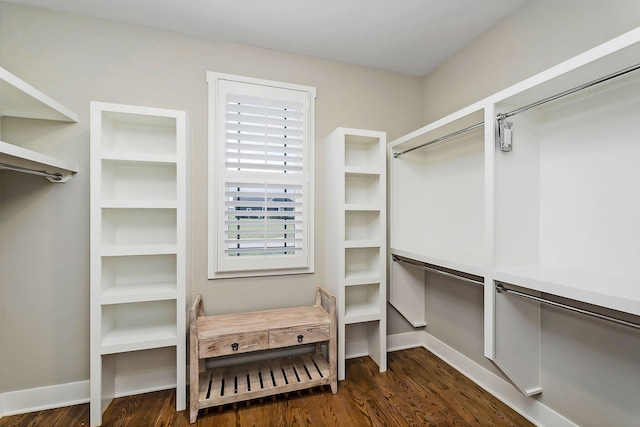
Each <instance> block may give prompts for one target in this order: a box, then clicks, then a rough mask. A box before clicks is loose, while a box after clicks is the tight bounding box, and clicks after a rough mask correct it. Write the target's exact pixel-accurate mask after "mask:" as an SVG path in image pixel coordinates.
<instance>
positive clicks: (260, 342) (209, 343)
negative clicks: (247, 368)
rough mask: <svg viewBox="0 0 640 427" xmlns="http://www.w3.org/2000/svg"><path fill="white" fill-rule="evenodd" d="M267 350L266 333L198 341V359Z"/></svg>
mask: <svg viewBox="0 0 640 427" xmlns="http://www.w3.org/2000/svg"><path fill="white" fill-rule="evenodd" d="M267 348H269V333H268V332H267V331H260V332H250V333H239V334H233V335H222V336H218V337H214V338H208V339H203V340H200V342H199V345H198V353H199V357H200V358H201V359H202V358H206V357H217V356H226V355H229V354H240V353H248V352H251V351H258V350H266V349H267Z"/></svg>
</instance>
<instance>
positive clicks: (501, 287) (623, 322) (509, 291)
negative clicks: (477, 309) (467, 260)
mask: <svg viewBox="0 0 640 427" xmlns="http://www.w3.org/2000/svg"><path fill="white" fill-rule="evenodd" d="M496 291H497V292H498V293H502V292H504V293H507V294H513V295H517V296H519V297H523V298H528V299H532V300H534V301H537V302H541V303H543V304H547V305H551V306H553V307H558V308H563V309H565V310H569V311H573V312H575V313H580V314H584V315H587V316H591V317H596V318H598V319H601V320H606V321H607V322H612V323H616V324H618V325H623V326H628V327H630V328H634V329H640V324H638V323H633V322H627V321H626V320H621V319H616V318H615V317H611V316H605V315H604V314H600V313H596V312H594V311H590V310H584V309H582V308H578V307H572V306H570V305H567V304H562V303H559V302H555V301H551V300H548V299H545V298H540V297H537V296H535V295H529V294H526V293H524V292H520V291H517V290H515V289H509V288H505V287H504V285H502V284H500V283H498V284H497V285H496Z"/></svg>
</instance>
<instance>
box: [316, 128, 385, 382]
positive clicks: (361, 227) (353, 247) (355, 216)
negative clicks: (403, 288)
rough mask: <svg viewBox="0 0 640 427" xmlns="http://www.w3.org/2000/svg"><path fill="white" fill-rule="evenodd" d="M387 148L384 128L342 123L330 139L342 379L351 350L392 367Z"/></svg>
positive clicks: (330, 250) (332, 253)
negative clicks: (388, 341) (389, 352)
mask: <svg viewBox="0 0 640 427" xmlns="http://www.w3.org/2000/svg"><path fill="white" fill-rule="evenodd" d="M385 150H386V134H385V133H384V132H375V131H368V130H359V129H347V128H338V129H336V130H335V131H334V132H332V133H331V134H330V135H329V136H328V137H327V138H326V155H327V157H326V159H327V160H326V164H327V165H328V167H329V168H331V173H327V190H326V191H327V215H326V218H327V265H328V268H327V270H328V274H327V287H328V288H329V289H331V291H332V292H333V293H334V294H335V295H336V296H337V304H338V379H339V380H343V379H344V378H345V374H346V373H345V358H346V355H347V354H350V355H357V356H361V355H369V356H370V357H371V358H372V359H373V360H375V361H376V363H377V364H378V366H379V367H380V371H381V372H384V371H386V369H387V356H386V352H387V350H386V330H387V328H386V214H385V211H386V160H385ZM354 337H355V339H353V340H350V338H354ZM360 337H363V338H362V339H360ZM347 346H350V348H349V349H348V348H347Z"/></svg>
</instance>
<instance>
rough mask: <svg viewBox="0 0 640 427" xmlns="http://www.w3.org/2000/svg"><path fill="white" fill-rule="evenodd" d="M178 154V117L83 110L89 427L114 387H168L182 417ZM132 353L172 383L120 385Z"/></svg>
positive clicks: (181, 137)
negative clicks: (87, 133)
mask: <svg viewBox="0 0 640 427" xmlns="http://www.w3.org/2000/svg"><path fill="white" fill-rule="evenodd" d="M185 150H186V115H185V113H184V112H183V111H176V110H165V109H157V108H148V107H136V106H128V105H118V104H107V103H99V102H92V103H91V425H92V426H95V425H100V424H101V418H102V413H103V412H104V410H105V409H106V408H107V406H108V404H109V402H110V401H111V399H113V397H114V396H115V395H122V394H123V393H125V394H126V393H131V390H126V389H124V388H125V387H124V384H127V385H128V386H129V387H131V388H133V389H134V390H137V391H147V390H153V389H158V388H167V386H170V387H174V386H175V387H176V409H177V410H183V409H185V406H186V377H185V375H186V323H185V322H186V318H185V316H186V310H187V307H186V302H185V301H186V294H185V292H186V284H185V282H186V274H187V272H186V250H187V247H186V238H187V233H186V206H187V203H186V192H187V185H186V163H185V162H186V151H185ZM140 352H148V353H149V355H150V356H151V355H155V357H156V358H158V359H161V360H169V361H170V362H168V363H167V364H166V366H161V367H158V368H157V369H159V370H160V371H165V372H166V371H170V372H172V374H171V376H172V377H173V378H174V379H173V381H172V382H171V383H169V384H167V383H166V375H156V379H155V382H154V380H153V379H151V380H150V377H152V376H148V377H145V378H144V381H141V382H140V383H139V384H131V383H130V382H129V383H126V382H125V381H121V380H120V377H121V376H124V375H125V374H126V372H119V368H120V367H126V366H129V365H131V364H133V363H135V359H139V358H140V354H139V353H140ZM159 354H161V355H160V356H159ZM122 369H126V368H122ZM120 385H123V386H122V387H121V388H123V389H119V386H120Z"/></svg>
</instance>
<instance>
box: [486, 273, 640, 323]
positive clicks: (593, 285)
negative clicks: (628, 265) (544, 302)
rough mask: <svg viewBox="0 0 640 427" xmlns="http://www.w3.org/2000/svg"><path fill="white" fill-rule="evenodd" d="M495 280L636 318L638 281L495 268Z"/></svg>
mask: <svg viewBox="0 0 640 427" xmlns="http://www.w3.org/2000/svg"><path fill="white" fill-rule="evenodd" d="M493 277H494V279H495V280H496V281H499V282H504V283H508V284H512V285H515V286H521V287H524V288H527V289H530V290H534V291H538V292H544V293H548V294H551V295H556V296H559V297H563V298H569V299H573V300H576V301H581V302H585V303H588V304H593V305H596V306H600V307H604V308H609V309H612V310H618V311H621V312H624V313H629V314H633V315H636V316H640V280H638V279H629V278H624V277H615V276H610V275H606V274H598V273H593V272H583V271H575V270H568V269H562V268H555V267H548V266H541V265H525V266H516V267H507V268H499V269H496V270H495V271H494V274H493Z"/></svg>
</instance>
